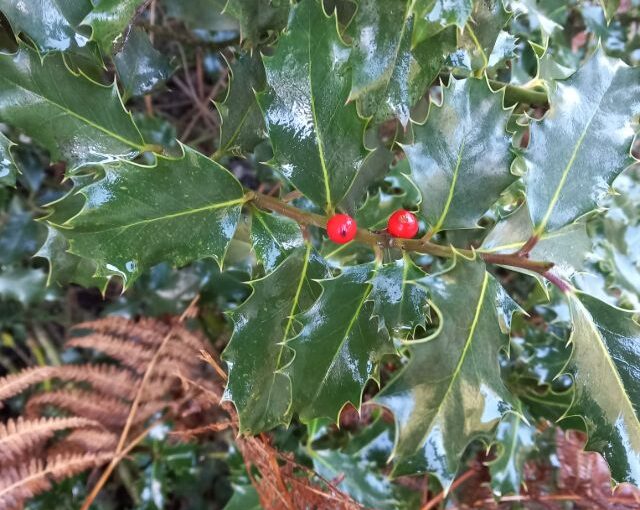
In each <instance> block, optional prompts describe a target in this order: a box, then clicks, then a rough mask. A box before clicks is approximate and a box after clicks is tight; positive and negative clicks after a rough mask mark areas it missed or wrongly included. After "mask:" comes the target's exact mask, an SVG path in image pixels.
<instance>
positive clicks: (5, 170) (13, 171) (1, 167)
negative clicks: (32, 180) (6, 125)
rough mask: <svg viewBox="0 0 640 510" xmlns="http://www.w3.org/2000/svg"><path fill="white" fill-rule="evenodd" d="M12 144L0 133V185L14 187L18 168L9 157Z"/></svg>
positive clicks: (11, 157) (10, 156)
mask: <svg viewBox="0 0 640 510" xmlns="http://www.w3.org/2000/svg"><path fill="white" fill-rule="evenodd" d="M13 145H14V144H13V143H12V142H11V140H9V139H8V138H7V137H6V136H4V135H3V134H2V133H0V185H3V186H15V185H16V176H17V175H18V167H17V166H16V162H15V161H14V160H13V156H12V155H11V147H12V146H13Z"/></svg>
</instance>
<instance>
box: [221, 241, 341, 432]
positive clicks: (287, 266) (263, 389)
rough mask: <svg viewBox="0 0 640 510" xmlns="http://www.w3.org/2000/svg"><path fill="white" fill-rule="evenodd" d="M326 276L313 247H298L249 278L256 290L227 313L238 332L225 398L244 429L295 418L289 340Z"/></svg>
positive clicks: (227, 357)
mask: <svg viewBox="0 0 640 510" xmlns="http://www.w3.org/2000/svg"><path fill="white" fill-rule="evenodd" d="M327 275H328V270H327V267H326V265H325V263H324V261H323V260H322V259H321V258H320V257H319V256H318V255H316V254H315V253H314V252H313V251H312V249H311V245H307V246H306V247H304V248H298V249H297V250H296V251H294V252H293V253H292V254H291V255H290V256H289V257H288V258H287V259H285V261H284V262H283V263H282V264H280V265H279V266H278V267H277V268H276V269H275V270H274V271H273V272H272V273H270V274H269V275H267V276H265V277H264V278H261V279H259V280H255V281H253V282H251V284H250V285H251V287H252V289H253V293H252V294H251V296H250V297H249V299H247V300H246V301H245V302H244V303H243V304H242V305H240V306H239V307H238V308H236V309H235V310H233V311H232V312H230V313H229V316H230V317H231V319H232V320H233V323H234V330H233V335H232V337H231V341H230V342H229V345H228V347H227V348H226V349H225V351H224V354H223V357H222V359H223V360H224V361H226V362H227V365H228V367H229V382H228V384H227V388H226V391H225V397H226V398H228V399H229V400H232V401H233V403H234V404H235V406H236V408H237V409H238V416H239V419H240V432H242V433H243V434H256V433H258V432H262V431H264V430H268V429H272V428H273V427H275V426H277V425H280V424H284V425H287V424H288V423H289V421H290V420H291V380H290V379H289V376H288V375H287V374H286V370H285V367H286V365H287V364H289V363H290V361H291V358H292V351H291V349H290V348H289V347H288V345H287V342H288V341H289V340H290V339H291V338H293V337H294V336H295V334H296V333H297V331H298V327H297V325H296V322H295V319H294V316H295V315H296V314H298V313H300V312H302V311H303V310H305V309H307V308H308V307H310V306H311V305H312V304H313V302H314V301H315V299H316V298H317V297H318V295H319V294H320V286H319V285H318V284H316V283H314V282H313V280H314V279H319V278H325V277H326V276H327Z"/></svg>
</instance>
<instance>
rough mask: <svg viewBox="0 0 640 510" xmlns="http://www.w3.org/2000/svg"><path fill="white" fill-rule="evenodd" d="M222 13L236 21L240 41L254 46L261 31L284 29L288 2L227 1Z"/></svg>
mask: <svg viewBox="0 0 640 510" xmlns="http://www.w3.org/2000/svg"><path fill="white" fill-rule="evenodd" d="M224 13H225V14H228V15H229V16H232V17H234V18H235V19H237V20H238V22H239V24H240V35H241V37H242V40H243V41H248V42H249V43H251V44H255V43H257V42H259V41H260V36H261V35H262V32H263V31H266V30H276V31H278V30H282V29H283V28H284V27H285V25H286V24H287V16H288V14H289V0H242V1H241V2H238V1H236V0H228V1H227V3H226V5H225V7H224Z"/></svg>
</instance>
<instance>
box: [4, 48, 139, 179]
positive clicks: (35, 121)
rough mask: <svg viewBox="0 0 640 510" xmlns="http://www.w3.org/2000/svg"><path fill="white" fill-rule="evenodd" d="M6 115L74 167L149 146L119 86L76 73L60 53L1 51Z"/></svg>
mask: <svg viewBox="0 0 640 510" xmlns="http://www.w3.org/2000/svg"><path fill="white" fill-rule="evenodd" d="M0 118H1V119H2V120H3V121H4V122H6V123H7V124H10V125H12V126H14V127H16V128H19V129H21V130H22V131H24V132H25V133H26V134H27V135H28V136H30V137H31V138H33V139H34V140H35V141H37V142H38V143H40V144H41V145H42V146H44V147H45V148H46V149H47V150H48V151H49V152H50V154H51V158H52V159H53V160H54V161H58V160H66V161H67V162H68V163H69V164H70V165H71V167H75V166H77V165H80V164H85V163H95V162H102V161H107V160H111V159H114V158H118V157H119V158H130V157H133V156H135V155H136V154H138V153H140V152H142V151H143V150H145V145H144V141H143V140H142V136H141V135H140V132H139V131H138V129H137V127H136V125H135V124H134V122H133V119H132V118H131V115H130V114H129V113H128V112H127V111H126V110H125V109H124V107H123V105H122V100H121V98H120V96H119V94H118V90H117V88H116V87H115V85H113V86H110V87H105V86H102V85H99V84H97V83H95V82H93V81H91V80H89V79H87V78H85V77H84V76H81V75H76V74H73V73H72V72H71V71H70V70H69V69H68V67H67V66H66V65H65V62H64V60H63V57H62V56H60V55H54V54H52V55H50V56H46V57H44V58H43V59H41V57H40V56H39V55H38V54H36V53H35V52H33V51H31V50H28V49H26V48H22V49H20V50H19V51H18V52H17V53H16V54H15V55H6V54H0Z"/></svg>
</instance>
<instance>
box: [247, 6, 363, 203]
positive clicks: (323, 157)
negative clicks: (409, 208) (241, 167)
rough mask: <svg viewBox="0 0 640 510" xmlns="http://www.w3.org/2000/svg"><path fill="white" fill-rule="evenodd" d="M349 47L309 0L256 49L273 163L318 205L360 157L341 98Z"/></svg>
mask: <svg viewBox="0 0 640 510" xmlns="http://www.w3.org/2000/svg"><path fill="white" fill-rule="evenodd" d="M348 57H349V49H348V48H347V47H346V46H345V45H344V43H343V42H342V41H341V40H340V37H339V36H338V32H337V30H336V21H335V18H334V17H327V16H326V15H325V13H324V11H323V9H322V6H321V5H320V3H319V2H317V1H316V0H302V2H300V3H299V4H297V5H296V6H295V7H294V8H293V12H292V15H291V18H290V24H289V27H288V29H287V32H286V33H285V35H283V36H282V37H281V38H280V40H279V42H278V47H277V50H276V52H275V54H274V55H273V56H272V57H263V59H264V64H265V69H266V73H267V83H268V84H269V88H268V89H267V91H266V92H264V93H263V94H260V95H259V96H258V101H259V103H260V105H261V107H262V109H263V111H264V115H265V120H266V124H267V130H268V132H269V136H270V138H271V143H272V145H273V150H274V159H273V163H274V165H275V167H276V168H277V169H278V170H279V171H280V172H281V173H282V174H283V175H284V176H285V177H286V178H287V179H288V180H289V181H291V183H292V184H293V185H294V186H295V187H296V188H298V189H299V190H300V191H302V192H303V193H304V194H305V195H306V196H307V197H308V198H310V199H311V200H312V201H313V202H315V203H316V204H317V205H318V206H320V207H322V208H323V209H326V210H327V211H331V210H333V209H334V207H335V206H336V204H337V203H339V202H340V200H341V199H342V198H343V197H344V196H345V194H346V193H347V190H348V189H349V187H350V186H351V184H352V183H353V180H354V178H355V176H356V174H357V172H358V169H359V168H360V166H361V164H362V162H363V161H364V159H365V157H366V155H367V151H366V150H365V148H364V146H363V144H362V138H363V131H364V129H363V123H362V121H361V120H360V118H359V117H358V114H357V112H356V107H355V105H354V104H353V103H350V104H348V105H345V103H346V101H347V98H348V95H349V90H350V88H351V78H350V75H349V72H348V70H347V67H346V66H347V59H348Z"/></svg>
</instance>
